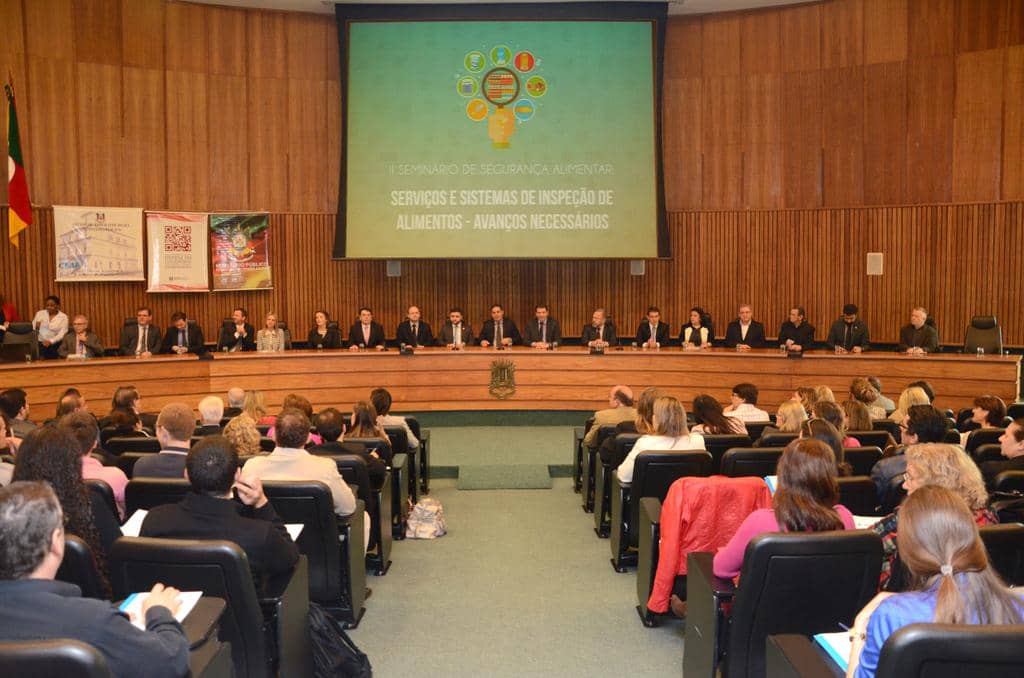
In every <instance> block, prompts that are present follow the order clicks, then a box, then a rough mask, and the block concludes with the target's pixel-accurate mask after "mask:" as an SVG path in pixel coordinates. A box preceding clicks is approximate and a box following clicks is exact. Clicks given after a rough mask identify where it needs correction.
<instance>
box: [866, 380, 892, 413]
mask: <svg viewBox="0 0 1024 678" xmlns="http://www.w3.org/2000/svg"><path fill="white" fill-rule="evenodd" d="M865 379H867V380H868V383H869V384H871V385H872V386H874V387H875V390H876V391H878V400H876V401H875V402H874V403H872V404H873V405H877V406H879V407H881V408H882V409H883V410H885V411H886V412H892V411H893V410H895V409H896V403H894V402H893V401H892V400H890V399H889V398H886V397H885V395H883V394H882V381H881V380H880V379H879V378H878V377H870V376H869V377H865Z"/></svg>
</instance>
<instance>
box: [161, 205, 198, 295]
mask: <svg viewBox="0 0 1024 678" xmlns="http://www.w3.org/2000/svg"><path fill="white" fill-rule="evenodd" d="M207 218H208V215H207V214H197V213H189V212H146V241H147V242H148V243H149V288H148V289H147V290H146V291H147V292H209V291H210V267H209V263H208V261H207V256H206V252H207V249H206V237H207V235H206V232H207V228H206V220H207Z"/></svg>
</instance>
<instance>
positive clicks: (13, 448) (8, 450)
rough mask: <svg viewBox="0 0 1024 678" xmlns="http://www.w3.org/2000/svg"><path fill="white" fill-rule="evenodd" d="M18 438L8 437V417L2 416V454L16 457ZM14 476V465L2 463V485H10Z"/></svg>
mask: <svg viewBox="0 0 1024 678" xmlns="http://www.w3.org/2000/svg"><path fill="white" fill-rule="evenodd" d="M19 442H20V441H19V440H18V439H17V438H14V437H12V436H9V435H7V417H5V416H4V415H3V414H0V452H2V453H3V454H10V455H16V454H17V453H18V443H19ZM13 475H14V464H11V463H8V462H6V461H0V485H10V484H11V476H13Z"/></svg>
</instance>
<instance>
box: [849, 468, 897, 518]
mask: <svg viewBox="0 0 1024 678" xmlns="http://www.w3.org/2000/svg"><path fill="white" fill-rule="evenodd" d="M838 481H839V503H840V504H842V505H843V506H845V507H846V508H848V509H849V510H850V513H852V514H853V515H855V516H877V515H883V516H884V515H889V514H888V513H881V512H879V510H878V489H877V488H876V487H875V482H874V481H873V480H871V478H870V477H868V476H848V477H846V478H839V479H838Z"/></svg>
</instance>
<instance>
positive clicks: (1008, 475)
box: [992, 471, 1024, 493]
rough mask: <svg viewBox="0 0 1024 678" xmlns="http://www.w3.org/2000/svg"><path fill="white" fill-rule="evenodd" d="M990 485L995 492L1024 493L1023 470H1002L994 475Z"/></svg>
mask: <svg viewBox="0 0 1024 678" xmlns="http://www.w3.org/2000/svg"><path fill="white" fill-rule="evenodd" d="M992 487H993V489H994V490H996V491H997V492H1021V493H1024V471H1003V472H1002V473H1000V474H999V475H997V476H996V480H995V482H994V483H993V484H992Z"/></svg>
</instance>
